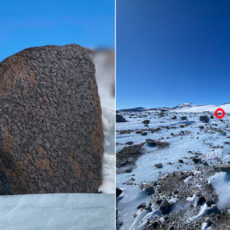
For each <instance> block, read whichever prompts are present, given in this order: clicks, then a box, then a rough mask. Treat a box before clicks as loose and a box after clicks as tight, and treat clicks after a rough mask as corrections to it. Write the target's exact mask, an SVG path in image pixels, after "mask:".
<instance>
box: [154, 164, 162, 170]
mask: <svg viewBox="0 0 230 230" xmlns="http://www.w3.org/2000/svg"><path fill="white" fill-rule="evenodd" d="M154 166H155V167H156V168H159V169H161V168H163V165H162V163H158V164H155V165H154Z"/></svg>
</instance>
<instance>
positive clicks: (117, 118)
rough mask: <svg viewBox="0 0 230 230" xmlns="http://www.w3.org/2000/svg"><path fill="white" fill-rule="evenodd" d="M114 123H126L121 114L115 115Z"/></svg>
mask: <svg viewBox="0 0 230 230" xmlns="http://www.w3.org/2000/svg"><path fill="white" fill-rule="evenodd" d="M116 122H127V120H126V119H125V118H124V117H123V116H122V115H121V114H116Z"/></svg>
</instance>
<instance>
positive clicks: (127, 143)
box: [125, 141, 133, 145]
mask: <svg viewBox="0 0 230 230" xmlns="http://www.w3.org/2000/svg"><path fill="white" fill-rule="evenodd" d="M125 144H126V145H133V141H127V142H126V143H125Z"/></svg>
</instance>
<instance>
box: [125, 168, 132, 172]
mask: <svg viewBox="0 0 230 230" xmlns="http://www.w3.org/2000/svg"><path fill="white" fill-rule="evenodd" d="M132 171H133V168H132V167H129V168H127V169H126V170H125V172H126V173H131V172H132Z"/></svg>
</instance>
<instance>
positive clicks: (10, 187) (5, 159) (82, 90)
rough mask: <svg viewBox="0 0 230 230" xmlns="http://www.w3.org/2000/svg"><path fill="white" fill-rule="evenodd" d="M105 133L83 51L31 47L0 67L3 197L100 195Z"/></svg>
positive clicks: (92, 73)
mask: <svg viewBox="0 0 230 230" xmlns="http://www.w3.org/2000/svg"><path fill="white" fill-rule="evenodd" d="M102 131H103V130H102V121H101V107H100V100H99V96H98V92H97V84H96V80H95V68H94V64H93V62H92V60H91V58H90V57H89V55H88V50H86V49H84V48H82V47H80V46H78V45H67V46H44V47H35V48H29V49H25V50H23V51H21V52H19V53H17V54H15V55H13V56H11V57H9V58H7V59H5V60H4V61H3V62H2V63H0V194H26V193H57V192H62V193H65V192H69V193H70V192H97V189H98V187H99V185H100V184H101V180H102V178H101V168H102V155H103V132H102Z"/></svg>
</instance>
